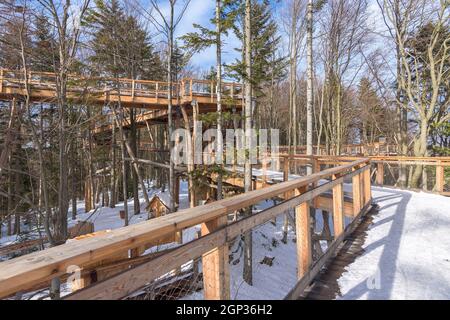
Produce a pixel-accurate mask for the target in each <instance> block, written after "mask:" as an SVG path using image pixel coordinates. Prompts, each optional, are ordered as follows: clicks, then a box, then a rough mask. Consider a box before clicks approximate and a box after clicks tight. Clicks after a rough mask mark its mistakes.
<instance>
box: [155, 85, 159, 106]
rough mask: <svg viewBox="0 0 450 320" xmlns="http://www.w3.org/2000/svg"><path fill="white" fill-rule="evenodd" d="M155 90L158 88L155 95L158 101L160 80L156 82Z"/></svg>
mask: <svg viewBox="0 0 450 320" xmlns="http://www.w3.org/2000/svg"><path fill="white" fill-rule="evenodd" d="M155 90H156V92H155V95H156V102H158V93H159V92H158V91H159V82H157V83H156V88H155Z"/></svg>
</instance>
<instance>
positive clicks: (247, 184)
mask: <svg viewBox="0 0 450 320" xmlns="http://www.w3.org/2000/svg"><path fill="white" fill-rule="evenodd" d="M251 9H252V7H251V0H246V1H245V70H246V77H245V107H244V108H245V110H244V115H245V120H244V123H245V149H246V152H245V166H244V191H245V192H249V191H251V190H252V165H251V162H250V147H251V133H252V131H251V128H252V83H251V78H252V65H251V63H252V45H251V36H252V32H251ZM246 214H247V215H251V214H252V207H251V206H250V207H249V208H247V211H246ZM244 242H245V243H244V271H243V273H244V274H243V278H244V280H245V282H247V283H248V284H249V285H253V261H252V260H253V254H252V250H253V249H252V248H253V236H252V230H249V231H247V232H246V233H245V235H244Z"/></svg>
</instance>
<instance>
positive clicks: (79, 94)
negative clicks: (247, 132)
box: [0, 69, 243, 111]
mask: <svg viewBox="0 0 450 320" xmlns="http://www.w3.org/2000/svg"><path fill="white" fill-rule="evenodd" d="M27 79H28V84H29V85H30V89H31V100H32V101H33V102H49V103H50V102H54V101H55V99H56V75H55V74H54V73H50V72H34V71H31V72H29V74H28V76H27ZM68 84H69V85H68V92H67V97H68V99H69V101H71V102H72V103H82V104H88V105H89V104H99V105H106V104H108V103H112V102H119V101H120V102H121V104H122V105H124V106H125V107H128V108H145V109H153V110H160V109H165V108H167V105H168V92H169V85H168V83H167V82H163V81H151V80H136V79H124V78H119V79H112V78H93V77H81V76H77V75H70V76H69V77H68ZM215 90H216V88H215V83H214V82H212V81H205V80H196V79H183V80H182V81H180V82H179V83H175V84H173V88H172V92H173V99H172V104H173V105H178V104H189V103H191V102H192V101H194V100H196V101H197V103H198V105H199V108H200V111H202V109H203V108H210V109H211V108H212V107H214V106H215V105H216V104H217V99H216V94H215ZM222 92H223V103H224V105H233V106H241V105H242V97H243V93H242V85H241V84H238V83H223V84H222ZM25 94H26V90H25V75H24V73H23V72H22V71H14V70H7V69H0V100H11V99H12V97H14V96H24V95H25Z"/></svg>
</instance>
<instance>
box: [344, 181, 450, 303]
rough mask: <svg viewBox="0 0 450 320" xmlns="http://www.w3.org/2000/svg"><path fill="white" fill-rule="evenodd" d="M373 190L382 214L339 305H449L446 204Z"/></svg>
mask: <svg viewBox="0 0 450 320" xmlns="http://www.w3.org/2000/svg"><path fill="white" fill-rule="evenodd" d="M372 190H373V198H374V201H375V202H376V203H377V204H378V205H379V206H380V212H379V214H377V215H375V216H374V220H373V224H372V225H371V226H370V228H369V230H368V236H367V239H366V241H365V243H364V245H363V248H364V250H365V251H366V252H365V253H364V254H363V255H362V256H360V257H358V258H357V259H356V261H355V262H354V263H352V264H351V265H349V266H347V267H346V272H344V274H343V275H342V276H341V278H340V279H339V280H338V283H339V286H340V289H341V293H342V297H339V298H338V299H450V198H446V197H443V196H439V195H432V194H426V193H417V192H409V191H399V190H394V189H388V188H376V187H373V188H372Z"/></svg>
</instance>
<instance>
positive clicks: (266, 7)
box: [227, 0, 287, 98]
mask: <svg viewBox="0 0 450 320" xmlns="http://www.w3.org/2000/svg"><path fill="white" fill-rule="evenodd" d="M242 21H243V14H242V12H241V11H239V15H238V18H237V19H236V20H235V23H234V25H233V30H234V32H235V34H236V36H237V37H238V39H239V40H241V41H242V42H243V41H244V34H243V32H242V29H243V28H242V24H243V22H242ZM251 29H252V31H251V34H252V39H251V43H252V76H251V79H249V80H250V81H251V82H252V84H253V96H254V98H258V97H261V96H263V95H264V88H265V87H266V86H267V85H269V84H270V83H271V81H272V80H274V79H275V80H277V79H282V78H284V77H285V75H286V64H287V62H286V57H284V56H277V55H276V54H274V53H275V52H276V51H277V50H278V48H280V46H281V36H280V35H279V34H278V26H277V23H276V22H275V21H274V20H273V17H272V14H271V7H270V2H269V1H267V0H263V1H261V2H258V1H253V2H252V25H251ZM236 50H237V51H238V52H240V53H242V49H241V48H237V49H236ZM274 57H277V58H276V59H274ZM227 68H228V71H229V75H230V76H232V77H233V78H236V79H239V80H240V79H244V78H245V77H246V75H245V66H244V63H243V61H242V60H240V59H237V60H236V61H235V63H234V64H232V65H229V66H227Z"/></svg>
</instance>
